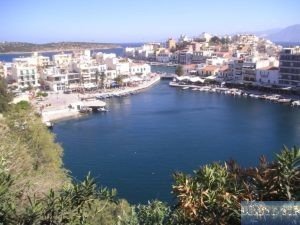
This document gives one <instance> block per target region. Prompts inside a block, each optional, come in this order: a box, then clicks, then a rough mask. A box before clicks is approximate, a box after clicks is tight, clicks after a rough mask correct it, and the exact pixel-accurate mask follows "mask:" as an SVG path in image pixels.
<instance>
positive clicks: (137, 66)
mask: <svg viewBox="0 0 300 225" xmlns="http://www.w3.org/2000/svg"><path fill="white" fill-rule="evenodd" d="M129 72H130V74H131V75H148V74H149V73H151V67H150V65H148V64H146V63H130V65H129Z"/></svg>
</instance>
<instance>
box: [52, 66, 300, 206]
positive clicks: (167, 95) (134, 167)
mask: <svg viewBox="0 0 300 225" xmlns="http://www.w3.org/2000/svg"><path fill="white" fill-rule="evenodd" d="M154 70H160V69H159V68H154ZM107 104H108V108H109V112H107V113H98V114H92V115H89V116H85V117H82V118H79V119H73V120H68V121H62V122H58V123H56V124H55V126H54V130H53V132H54V133H55V134H56V135H57V141H58V142H60V143H61V144H62V146H63V148H64V158H63V160H64V164H65V167H66V168H67V169H69V170H70V171H71V172H72V176H74V177H75V178H77V179H82V178H83V177H84V176H85V175H86V174H87V173H88V172H89V171H91V174H92V175H93V176H94V177H96V179H97V181H98V182H99V183H100V184H101V185H104V186H108V187H109V188H117V190H118V193H119V197H121V198H126V199H127V200H128V201H129V202H130V203H145V202H147V200H151V199H156V198H158V199H160V200H163V201H167V202H172V195H171V193H170V192H171V185H172V173H174V172H175V171H184V172H188V173H192V172H193V170H195V169H197V168H199V167H200V166H202V165H204V164H206V163H211V162H214V161H224V160H229V159H231V158H233V159H236V160H237V161H238V162H239V163H240V164H242V165H244V166H254V165H256V164H257V163H258V158H259V156H261V155H262V154H264V155H266V156H267V158H268V159H272V157H273V156H274V152H277V151H279V150H280V149H281V147H282V146H283V145H287V146H289V147H291V146H293V145H298V146H299V145H300V115H299V112H300V110H299V108H292V107H289V106H285V105H280V104H274V103H271V102H267V101H262V100H257V99H250V98H245V97H233V96H227V95H222V94H217V93H214V94H212V93H202V92H199V91H192V90H181V89H180V88H172V87H169V85H168V81H161V82H160V83H158V84H157V85H155V86H153V87H151V88H149V89H148V90H146V91H144V92H141V93H139V94H137V95H133V96H128V97H124V98H113V99H109V100H107Z"/></svg>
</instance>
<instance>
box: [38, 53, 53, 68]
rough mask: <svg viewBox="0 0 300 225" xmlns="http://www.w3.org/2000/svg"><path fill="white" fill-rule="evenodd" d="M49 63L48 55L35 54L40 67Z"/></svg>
mask: <svg viewBox="0 0 300 225" xmlns="http://www.w3.org/2000/svg"><path fill="white" fill-rule="evenodd" d="M50 64H51V62H50V58H49V57H48V56H42V55H39V56H37V65H38V66H40V67H47V66H49V65H50Z"/></svg>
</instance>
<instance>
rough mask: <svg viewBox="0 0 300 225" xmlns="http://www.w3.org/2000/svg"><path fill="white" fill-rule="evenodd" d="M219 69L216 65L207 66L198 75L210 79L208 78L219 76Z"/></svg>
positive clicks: (199, 70)
mask: <svg viewBox="0 0 300 225" xmlns="http://www.w3.org/2000/svg"><path fill="white" fill-rule="evenodd" d="M219 70H220V69H219V67H218V66H214V65H206V66H203V67H201V68H199V69H198V74H199V75H200V76H201V77H208V76H217V75H218V72H219Z"/></svg>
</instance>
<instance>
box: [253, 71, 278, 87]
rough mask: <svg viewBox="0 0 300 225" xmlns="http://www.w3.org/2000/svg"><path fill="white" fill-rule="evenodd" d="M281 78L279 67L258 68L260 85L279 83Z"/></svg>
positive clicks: (257, 77)
mask: <svg viewBox="0 0 300 225" xmlns="http://www.w3.org/2000/svg"><path fill="white" fill-rule="evenodd" d="M278 78H279V69H278V67H272V66H269V67H265V68H260V69H257V70H256V83H257V84H260V85H277V84H278Z"/></svg>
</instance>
